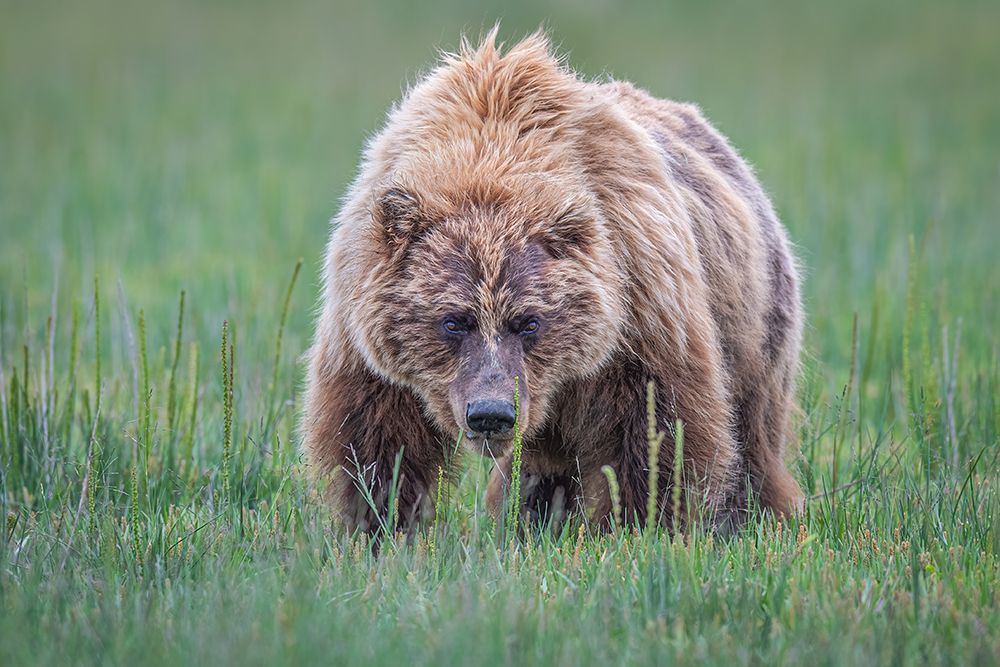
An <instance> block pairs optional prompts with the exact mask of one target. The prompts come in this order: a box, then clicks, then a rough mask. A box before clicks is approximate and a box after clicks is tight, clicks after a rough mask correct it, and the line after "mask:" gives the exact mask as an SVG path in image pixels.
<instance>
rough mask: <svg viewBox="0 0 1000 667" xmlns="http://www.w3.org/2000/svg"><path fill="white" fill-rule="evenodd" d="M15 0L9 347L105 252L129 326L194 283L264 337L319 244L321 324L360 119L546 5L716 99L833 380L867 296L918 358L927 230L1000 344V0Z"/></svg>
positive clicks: (929, 260) (937, 276) (967, 308)
mask: <svg viewBox="0 0 1000 667" xmlns="http://www.w3.org/2000/svg"><path fill="white" fill-rule="evenodd" d="M0 16H2V19H0V157H2V159H0V306H2V321H0V334H3V340H2V341H0V355H3V356H2V358H0V362H2V363H3V364H4V365H10V363H12V361H11V359H12V355H15V354H18V353H19V350H20V344H21V343H20V341H21V339H22V335H23V334H24V333H29V334H31V335H34V336H40V335H41V333H42V332H43V330H44V326H45V319H46V315H47V314H48V313H49V311H50V310H51V308H52V303H53V300H55V301H56V302H57V303H58V305H57V309H62V308H63V307H64V306H67V305H69V304H82V305H83V306H85V307H84V316H85V317H86V313H87V309H86V307H88V304H90V303H91V301H92V292H93V278H94V276H95V274H99V275H100V276H101V281H102V289H103V290H105V292H106V296H107V297H108V299H109V301H110V304H111V305H110V306H109V308H110V312H112V317H111V320H112V321H111V324H110V326H111V331H110V332H109V335H110V336H111V343H110V344H109V345H110V347H112V349H117V347H118V343H117V342H116V341H118V342H121V341H122V340H123V338H122V337H123V336H124V335H125V334H124V333H123V332H122V324H121V322H120V320H121V319H122V318H120V317H118V316H117V314H118V313H132V316H133V317H134V313H135V311H136V310H138V309H139V308H143V309H145V312H146V318H147V327H148V328H149V336H150V338H151V340H152V341H153V344H152V349H154V350H155V349H157V346H158V345H161V344H165V343H166V342H167V341H168V339H169V336H170V333H171V331H172V329H173V327H174V326H175V324H174V323H175V318H176V315H175V313H176V304H177V297H178V293H179V292H180V290H181V289H185V290H187V294H188V305H189V310H188V312H189V313H190V315H189V318H190V319H189V322H190V324H191V325H192V326H193V331H194V335H195V336H197V337H198V338H199V339H201V340H204V341H206V343H207V344H211V343H210V341H213V340H215V339H216V337H217V332H218V328H219V325H220V322H221V320H222V319H224V318H230V319H232V320H235V321H237V322H238V323H239V324H240V326H242V328H243V331H244V332H246V331H250V332H251V335H250V336H249V337H248V338H245V339H244V340H245V341H246V345H248V346H249V347H244V348H243V350H244V351H247V350H249V354H253V353H254V350H256V349H257V348H256V346H257V345H258V342H259V346H260V347H259V350H260V351H261V353H263V351H265V350H269V349H271V346H272V345H273V342H272V340H271V338H270V336H271V334H272V333H273V330H274V322H275V320H276V319H277V316H278V314H279V312H280V304H281V299H282V294H283V291H284V290H285V288H286V285H287V283H288V279H289V276H290V274H291V272H292V269H293V267H294V265H295V262H296V260H297V259H298V258H299V257H302V258H304V260H305V264H304V269H303V274H302V276H303V280H302V282H301V283H300V284H299V287H298V288H297V289H296V292H295V294H294V296H293V301H292V309H291V316H290V323H289V330H288V332H287V334H286V335H287V338H286V341H287V342H286V345H288V348H287V349H289V350H291V351H293V352H295V353H298V352H301V351H302V350H303V349H304V347H305V346H306V344H307V341H308V337H309V334H310V328H311V317H312V312H313V307H314V304H315V301H316V295H317V284H318V276H319V269H320V264H321V256H322V250H323V246H324V243H325V241H326V238H327V235H328V220H329V219H330V217H331V216H332V215H333V214H334V213H335V212H336V210H337V204H338V198H339V197H340V195H341V194H342V193H343V192H344V190H345V189H346V187H347V186H348V184H349V182H350V179H351V178H352V176H353V174H354V171H355V168H356V165H357V161H358V156H359V151H360V150H361V148H362V145H363V143H364V141H365V138H366V137H367V136H370V135H371V134H372V133H373V132H375V131H376V130H377V129H378V128H379V126H380V124H381V123H382V121H383V118H384V114H385V112H386V110H387V108H388V107H389V106H390V105H391V104H392V103H393V102H394V101H395V100H397V99H399V97H400V96H401V94H402V92H403V91H404V90H405V88H406V86H407V84H408V83H410V82H413V81H415V80H417V79H418V78H419V77H420V74H421V72H423V71H425V70H426V69H427V68H429V67H430V66H432V64H433V63H434V61H435V57H436V53H437V50H438V49H446V50H447V49H454V48H456V47H457V45H458V42H459V39H460V36H461V35H462V34H463V33H464V34H466V35H469V36H471V37H473V38H475V37H477V36H478V35H479V34H480V33H481V32H483V31H484V30H485V29H488V28H489V27H490V26H491V25H492V24H493V23H494V22H496V21H500V23H501V37H502V39H504V40H505V41H507V42H511V41H515V40H517V39H518V38H520V37H521V36H523V35H525V34H526V33H528V32H531V31H533V30H535V29H536V28H538V27H539V26H543V27H545V28H546V29H547V30H548V31H549V32H550V33H551V35H552V38H553V40H554V42H555V43H556V44H557V45H558V48H559V50H560V52H562V53H565V54H567V55H568V58H569V63H570V64H571V66H572V67H573V68H575V69H576V70H578V71H579V72H580V74H581V75H582V76H585V77H592V78H603V77H609V76H610V77H616V78H622V79H629V80H631V81H633V82H635V83H636V84H638V85H639V86H642V87H644V88H646V89H648V90H650V91H651V92H652V93H654V94H655V95H658V96H663V97H669V98H674V99H679V100H687V101H693V102H696V103H698V104H699V105H701V106H702V107H703V109H704V110H705V112H706V114H707V115H708V117H709V118H710V119H711V120H712V121H713V122H714V123H716V124H717V126H718V127H719V128H720V129H721V130H722V131H723V132H724V133H726V134H727V135H728V136H729V137H730V138H731V140H732V141H733V143H734V145H735V146H736V147H737V148H738V149H739V150H740V151H741V152H742V154H743V155H744V156H745V157H746V158H747V159H748V160H749V161H750V162H751V163H753V164H754V165H755V167H756V169H757V171H758V173H759V176H760V178H761V180H762V181H763V183H764V185H765V187H766V188H767V189H768V191H769V192H770V193H771V195H772V196H773V199H774V203H775V206H776V208H777V210H778V211H779V214H780V215H781V217H782V219H783V221H784V222H785V224H786V225H787V226H788V228H789V230H790V233H791V237H792V239H793V240H794V242H795V243H796V244H797V246H798V249H799V255H800V257H801V260H802V263H803V266H804V269H805V276H806V281H805V294H806V298H807V308H808V311H809V331H808V334H807V345H808V349H809V354H810V357H811V358H813V359H821V360H822V362H823V365H824V368H828V369H836V370H838V373H836V376H837V377H838V378H839V379H838V382H840V383H842V382H843V377H842V375H843V374H842V373H841V372H839V371H843V369H844V368H845V366H846V364H847V361H848V359H849V356H850V341H851V321H852V316H853V313H855V312H859V313H860V314H861V319H862V326H863V328H865V327H869V328H870V329H871V332H872V335H871V336H870V337H869V338H870V339H871V340H870V343H869V344H871V345H872V347H871V348H870V349H868V350H867V353H868V355H869V358H871V357H874V358H876V359H879V360H882V359H884V360H885V361H886V363H887V364H888V363H890V361H894V360H897V359H898V355H899V350H898V347H899V333H900V331H901V329H902V324H901V323H902V321H903V318H904V315H905V313H904V310H905V305H904V301H905V295H906V290H907V280H908V278H907V276H908V273H907V267H908V264H909V261H910V260H909V258H910V254H911V252H910V239H911V237H912V239H913V248H914V250H913V256H914V258H915V260H916V261H917V262H918V264H917V266H919V273H915V272H914V273H911V274H910V275H911V276H915V278H914V279H915V280H917V281H919V292H920V294H922V295H923V296H922V297H921V304H922V305H920V306H919V307H920V308H923V309H924V311H925V312H926V313H929V314H928V315H927V318H928V323H929V324H928V328H929V329H930V330H931V331H936V330H938V329H940V327H941V326H942V325H943V324H945V323H947V322H951V321H954V320H956V319H957V318H958V317H964V318H965V323H966V324H965V329H964V331H963V354H968V355H970V356H966V357H963V362H965V361H968V362H970V363H974V362H975V360H976V359H981V360H985V359H988V358H991V357H993V356H994V355H995V349H996V341H997V334H996V327H997V325H998V324H1000V305H998V302H1000V299H998V289H1000V264H998V262H997V261H996V255H997V250H998V236H1000V222H998V219H997V214H998V211H1000V206H998V204H1000V85H998V81H1000V39H998V38H997V35H998V30H1000V3H997V2H920V1H917V2H913V1H906V2H896V1H893V0H889V1H887V2H877V3H872V2H861V1H855V0H846V1H844V2H837V3H825V2H824V3H821V2H809V3H803V2H780V1H773V0H768V1H766V2H725V3H724V2H690V3H684V2H627V3H618V2H610V1H607V0H585V1H579V2H570V1H569V0H557V1H555V2H549V3H539V2H525V1H516V2H481V3H476V4H473V3H466V2H457V1H448V0H443V1H438V2H424V3H405V2H366V3H343V2H312V1H306V2H287V3H285V2H283V3H265V2H242V1H241V2H236V1H232V2H227V1H222V2H212V3H204V2H189V1H187V0H179V1H176V2H163V3H144V2H143V3H136V2H118V1H103V0H98V1H89V2H45V1H42V2H9V1H6V0H5V1H4V2H2V4H0ZM873 318H874V319H873ZM68 319H69V318H68V317H62V318H61V319H58V321H57V324H56V326H57V329H58V330H59V331H60V332H64V331H65V330H66V329H67V328H68V326H69V324H68ZM258 323H259V324H260V326H262V327H263V328H264V330H265V331H267V332H268V335H267V336H263V335H262V336H260V337H256V336H254V335H252V332H253V331H255V329H256V327H257V326H258ZM883 332H888V333H887V334H886V333H883ZM258 338H259V341H258ZM966 350H968V352H966ZM60 354H61V353H60ZM111 363H112V364H119V365H122V364H124V362H122V361H120V360H118V361H116V360H115V355H114V353H113V354H112V361H111ZM261 366H262V368H264V369H265V370H264V372H265V373H266V368H265V367H266V364H261ZM251 372H252V371H251Z"/></svg>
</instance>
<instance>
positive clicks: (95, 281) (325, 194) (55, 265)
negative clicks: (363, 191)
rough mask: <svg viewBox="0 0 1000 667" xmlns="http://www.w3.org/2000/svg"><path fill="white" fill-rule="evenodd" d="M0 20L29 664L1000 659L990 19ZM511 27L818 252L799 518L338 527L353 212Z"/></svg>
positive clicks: (12, 608)
mask: <svg viewBox="0 0 1000 667" xmlns="http://www.w3.org/2000/svg"><path fill="white" fill-rule="evenodd" d="M2 12H3V20H2V21H0V146H2V148H3V150H2V155H3V157H4V159H3V166H2V167H0V509H2V515H3V517H4V521H3V527H2V529H0V530H2V533H0V664H3V665H16V664H45V663H67V662H70V663H73V664H108V663H111V664H129V663H135V662H138V661H143V662H144V663H148V664H159V663H174V664H176V663H208V662H211V661H217V662H224V663H241V664H281V663H300V662H306V661H310V662H318V661H322V662H331V663H357V662H360V663H395V664H447V663H462V664H468V663H473V664H475V663H523V662H532V663H542V662H545V663H550V662H551V663H559V664H609V663H610V664H614V663H617V662H619V661H623V660H624V661H629V662H635V663H665V662H678V663H696V662H697V663H701V662H709V663H729V664H731V663H733V662H736V663H740V664H747V663H763V664H770V663H775V662H801V663H804V662H809V663H815V664H833V663H846V664H883V663H889V662H893V663H921V664H923V663H961V664H977V663H978V664H996V663H997V662H998V661H1000V594H998V592H997V591H1000V581H998V554H1000V492H998V489H997V486H998V483H1000V474H998V470H1000V468H998V460H997V457H998V454H1000V448H998V447H997V445H998V444H1000V355H998V348H1000V345H998V334H997V330H998V325H1000V298H998V297H1000V264H998V263H997V262H996V261H995V255H996V251H997V249H998V248H997V242H998V236H997V229H998V227H997V216H998V213H1000V188H998V187H997V182H998V178H1000V163H998V161H997V155H998V154H1000V122H998V121H1000V89H998V88H997V86H996V84H995V77H996V73H997V71H1000V42H998V41H997V40H996V38H995V34H994V33H995V29H994V26H996V25H997V22H998V20H1000V9H998V7H997V6H996V4H995V3H987V2H982V3H980V2H956V3H929V2H928V3H925V2H905V3H904V2H895V1H893V0H889V1H887V2H884V3H879V4H878V5H877V6H872V5H870V4H868V3H860V2H857V3H855V2H851V1H849V2H844V3H827V4H825V5H820V4H805V3H790V2H788V3H783V2H767V3H765V4H763V5H761V4H758V3H753V4H749V3H746V4H726V5H721V4H718V5H717V4H715V3H698V4H696V5H695V4H691V5H680V4H678V5H673V6H667V7H665V6H663V5H662V4H661V3H653V2H639V3H636V4H634V5H631V6H630V7H629V8H628V10H627V11H625V10H623V9H621V8H618V7H616V6H614V5H612V4H609V3H603V2H596V1H595V2H582V3H579V4H578V5H576V6H574V7H570V6H569V5H568V4H565V3H556V4H553V5H551V6H549V7H543V8H539V7H537V6H536V5H535V4H534V3H526V2H514V3H503V4H502V5H501V4H500V3H496V4H490V3H487V4H485V5H482V6H480V7H477V8H474V9H472V8H469V7H468V6H467V5H465V4H460V3H457V2H441V3H436V4H434V5H432V6H424V5H421V6H420V9H419V11H415V10H413V9H410V8H409V6H408V5H403V4H399V5H395V4H385V5H375V4H373V3H370V4H364V5H359V6H341V7H338V6H334V5H329V4H320V3H312V2H306V3H302V4H295V5H288V6H282V7H280V8H279V7H278V6H276V5H275V6H272V5H270V4H263V3H261V4H256V3H240V4H238V5H237V4H230V3H216V4H213V5H211V6H203V5H202V4H195V3H188V2H179V3H161V4H158V5H152V6H145V7H140V6H138V5H135V4H134V3H120V2H112V1H99V2H88V3H75V4H71V5H65V4H63V3H59V4H57V3H48V2H37V3H5V4H4V5H3V9H2ZM498 17H502V18H503V19H504V23H503V33H504V34H505V35H506V36H508V37H514V36H516V35H519V34H523V33H524V32H527V31H529V30H532V29H534V28H535V27H536V26H537V25H538V24H539V23H541V22H542V21H543V20H544V21H546V22H547V23H548V25H549V26H550V27H551V29H552V30H553V32H554V34H555V37H556V39H557V41H559V42H561V43H562V45H563V47H564V49H566V50H567V51H569V52H570V55H571V60H572V62H573V64H574V65H575V66H576V67H578V68H579V69H580V70H581V71H582V72H583V73H585V74H586V75H589V76H598V75H601V74H602V73H605V72H607V73H611V74H614V75H617V76H621V77H625V78H630V79H632V80H634V81H636V82H637V83H639V84H640V85H642V86H645V87H647V88H649V89H650V90H652V91H653V92H655V93H657V94H660V95H664V96H669V97H674V98H679V99H689V100H695V101H698V102H699V103H700V104H702V106H703V107H704V108H705V110H706V112H707V113H708V115H709V116H710V117H711V118H712V119H714V120H715V121H716V122H717V123H718V125H719V126H720V127H721V128H722V129H723V130H724V131H725V132H726V133H727V134H729V135H730V136H731V138H732V139H733V141H734V143H735V144H736V145H737V146H739V147H740V149H741V150H742V151H743V153H744V155H746V156H747V157H748V158H749V159H750V160H751V161H752V162H753V163H754V164H755V165H756V167H757V170H758V172H759V174H760V176H761V178H762V180H763V182H764V183H765V185H766V186H767V187H768V189H769V190H770V192H771V193H772V195H773V198H774V201H775V204H776V206H777V208H778V210H779V212H780V215H781V216H782V218H783V220H784V221H785V222H786V224H787V225H788V227H789V230H790V233H791V236H792V238H793V239H794V240H795V242H796V243H797V246H798V250H799V254H800V256H801V258H802V260H803V265H804V267H805V275H806V282H805V295H806V304H807V309H808V312H809V327H808V331H807V334H806V349H807V353H806V355H805V359H804V372H803V377H802V381H801V390H800V397H801V403H802V413H801V415H800V416H799V418H798V419H797V427H798V431H799V435H800V438H801V443H802V448H801V455H800V457H798V458H797V460H796V461H795V470H796V474H797V476H798V477H799V479H800V480H801V481H802V483H803V486H804V488H805V489H806V490H807V492H808V493H809V495H810V501H809V503H808V506H807V510H806V514H805V515H804V516H803V517H802V518H801V520H796V521H791V522H789V523H786V524H782V523H776V522H774V521H767V520H763V521H760V522H758V523H755V524H753V525H751V526H748V527H747V528H746V529H745V530H744V531H743V532H742V533H740V534H739V535H737V536H736V537H734V538H733V539H730V540H713V539H712V538H709V537H705V536H703V535H698V534H696V533H690V534H684V535H680V536H678V537H675V538H670V537H669V536H667V535H665V534H663V533H661V532H658V531H656V530H645V531H633V530H624V531H621V532H618V533H615V534H612V535H606V536H596V535H592V534H590V533H587V532H586V531H581V530H580V529H579V526H578V524H573V523H570V524H568V525H567V526H566V527H565V528H564V529H563V530H562V531H561V532H560V533H559V534H556V535H550V534H547V533H546V534H534V533H529V534H528V536H527V537H526V538H525V539H524V540H521V541H511V540H509V539H507V538H506V537H505V533H504V530H503V527H502V526H495V525H493V524H491V523H490V522H489V520H488V519H487V518H486V516H485V512H484V511H483V508H482V495H483V491H484V488H485V479H486V473H487V470H486V466H485V465H484V464H483V463H482V462H480V461H477V460H473V459H468V460H467V462H466V464H465V465H464V466H463V467H462V473H461V477H460V479H457V480H451V481H452V482H453V484H452V485H450V486H449V487H448V488H446V489H445V490H444V492H443V493H442V494H441V497H440V498H439V499H437V503H436V504H437V505H438V506H439V507H440V509H441V511H440V512H439V515H438V517H437V519H436V520H435V522H434V524H433V525H432V526H428V527H427V528H426V529H425V531H424V532H423V533H421V535H420V536H419V537H418V538H417V539H416V540H415V542H414V543H412V544H404V543H402V542H398V541H395V542H394V541H390V542H388V543H387V544H385V545H383V549H382V554H381V556H380V557H378V558H374V557H372V555H371V554H370V551H369V549H368V547H367V544H366V543H365V542H364V541H363V540H358V539H351V537H350V536H347V535H344V534H343V533H341V532H339V531H337V530H335V529H334V528H333V527H332V526H331V525H330V521H329V514H328V512H327V511H325V510H324V508H323V506H322V505H321V503H320V502H319V501H318V493H319V490H317V489H315V488H312V487H310V486H309V485H308V484H307V483H306V482H305V476H304V475H303V474H302V473H303V470H302V467H303V466H302V462H301V461H300V457H299V454H298V451H297V449H296V439H295V419H296V413H297V410H298V407H299V391H300V380H301V371H302V368H301V363H300V362H299V354H300V353H301V352H302V351H303V350H304V349H305V347H306V345H307V341H308V337H309V335H310V328H311V317H312V306H313V304H314V303H315V302H316V298H317V293H318V274H319V264H320V256H321V249H322V245H323V243H324V242H325V239H326V235H327V225H326V222H325V221H326V220H327V219H328V218H329V216H330V215H331V214H332V212H333V211H334V210H335V208H336V197H337V195H338V194H339V193H341V192H342V191H343V189H344V187H345V186H346V184H347V182H348V181H349V179H350V176H351V173H352V171H353V169H354V167H355V164H356V160H357V156H358V152H359V149H360V147H361V144H362V141H363V138H364V137H365V135H366V134H367V133H370V132H371V131H373V130H374V129H375V128H376V127H377V126H378V124H379V123H380V120H381V118H382V114H383V112H384V109H385V108H386V107H387V106H388V105H389V104H390V103H391V101H392V100H393V99H395V98H396V97H397V96H398V94H399V91H400V85H401V81H403V80H412V79H413V78H415V76H416V75H417V74H418V73H419V71H420V68H421V67H424V66H426V64H427V63H428V62H430V61H431V60H432V58H433V48H434V47H435V46H437V45H443V46H449V45H451V46H454V45H455V44H456V43H457V41H458V35H459V33H460V31H461V30H463V29H466V30H469V31H471V32H478V30H479V28H480V27H481V26H483V25H489V24H491V23H492V22H493V21H494V20H495V19H496V18H498ZM300 257H302V258H304V266H303V267H302V270H301V277H302V279H301V280H299V281H298V284H296V278H297V277H298V275H299V268H298V265H297V261H298V258H300ZM223 327H225V333H224V334H221V335H222V343H221V345H220V332H222V331H223ZM215 350H218V352H219V354H218V355H217V354H215V352H214V351H215ZM610 481H613V480H610ZM508 532H509V531H508Z"/></svg>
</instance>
